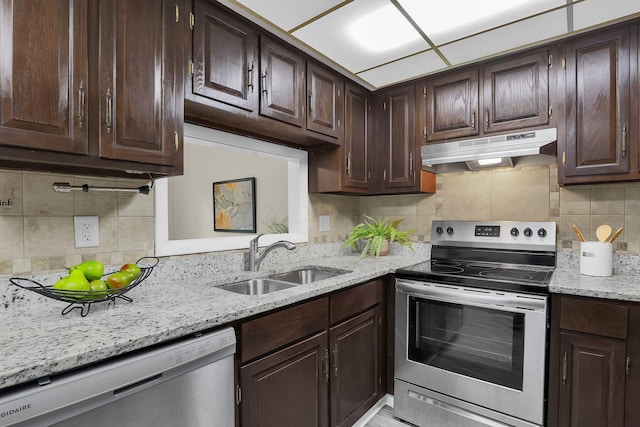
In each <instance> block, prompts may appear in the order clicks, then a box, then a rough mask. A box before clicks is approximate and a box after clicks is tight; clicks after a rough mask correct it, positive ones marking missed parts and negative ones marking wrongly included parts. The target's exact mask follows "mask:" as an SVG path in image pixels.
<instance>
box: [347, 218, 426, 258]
mask: <svg viewBox="0 0 640 427" xmlns="http://www.w3.org/2000/svg"><path fill="white" fill-rule="evenodd" d="M364 218H365V219H364V222H362V223H360V224H358V225H356V226H355V227H354V228H353V231H352V232H351V234H350V235H349V237H348V238H347V240H346V241H345V242H344V244H343V245H342V247H343V248H347V247H352V248H353V249H356V250H357V243H358V242H359V241H360V240H364V241H366V243H365V245H364V248H363V249H362V254H361V255H360V258H364V257H365V255H367V254H369V255H371V256H384V255H386V254H387V253H388V251H389V244H390V243H391V242H394V241H395V242H398V243H399V244H401V245H402V246H407V247H409V248H410V249H411V250H413V246H412V245H411V241H410V240H409V235H410V234H411V233H414V232H415V230H407V231H400V230H398V228H397V226H398V224H400V223H401V222H402V221H403V219H402V218H400V219H394V220H390V219H389V218H384V219H380V220H377V219H374V218H372V217H370V216H367V215H364Z"/></svg>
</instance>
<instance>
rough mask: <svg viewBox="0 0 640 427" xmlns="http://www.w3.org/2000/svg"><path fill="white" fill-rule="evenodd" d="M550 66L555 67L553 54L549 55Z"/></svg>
mask: <svg viewBox="0 0 640 427" xmlns="http://www.w3.org/2000/svg"><path fill="white" fill-rule="evenodd" d="M548 64H549V68H553V55H549V62H548Z"/></svg>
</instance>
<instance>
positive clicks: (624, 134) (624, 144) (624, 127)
mask: <svg viewBox="0 0 640 427" xmlns="http://www.w3.org/2000/svg"><path fill="white" fill-rule="evenodd" d="M626 155H627V125H626V124H625V125H622V157H625V156H626Z"/></svg>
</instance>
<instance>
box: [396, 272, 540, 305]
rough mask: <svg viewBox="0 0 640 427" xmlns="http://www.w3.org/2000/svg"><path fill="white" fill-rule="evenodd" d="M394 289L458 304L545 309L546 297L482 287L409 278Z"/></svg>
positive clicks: (398, 282) (399, 282)
mask: <svg viewBox="0 0 640 427" xmlns="http://www.w3.org/2000/svg"><path fill="white" fill-rule="evenodd" d="M396 289H397V290H398V291H401V292H405V293H411V294H413V295H414V296H417V297H419V298H435V299H438V300H446V301H448V302H454V303H460V304H473V303H476V304H482V305H492V306H498V307H501V308H515V309H524V310H535V311H540V310H545V309H546V306H547V301H546V297H543V296H536V295H528V294H515V293H511V294H503V293H498V292H496V291H489V290H484V289H480V288H478V289H473V290H470V289H469V288H463V287H453V286H434V285H433V284H429V283H426V282H416V281H410V280H402V279H397V280H396Z"/></svg>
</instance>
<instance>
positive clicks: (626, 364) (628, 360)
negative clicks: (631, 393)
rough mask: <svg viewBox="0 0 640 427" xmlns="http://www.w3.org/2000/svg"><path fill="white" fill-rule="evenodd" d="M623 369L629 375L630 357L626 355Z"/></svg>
mask: <svg viewBox="0 0 640 427" xmlns="http://www.w3.org/2000/svg"><path fill="white" fill-rule="evenodd" d="M624 371H625V373H626V374H627V376H629V375H630V374H631V357H629V356H627V360H626V361H625V364H624Z"/></svg>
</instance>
